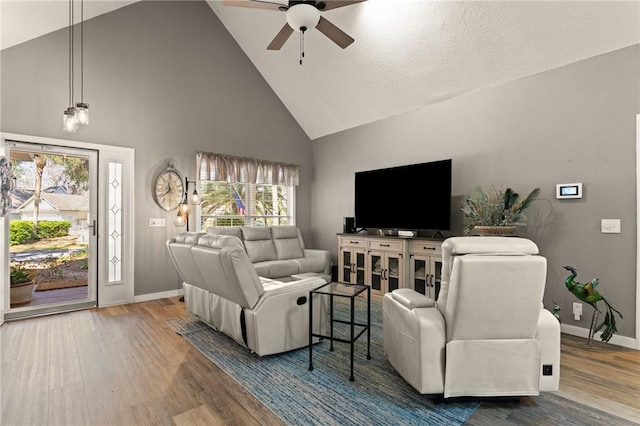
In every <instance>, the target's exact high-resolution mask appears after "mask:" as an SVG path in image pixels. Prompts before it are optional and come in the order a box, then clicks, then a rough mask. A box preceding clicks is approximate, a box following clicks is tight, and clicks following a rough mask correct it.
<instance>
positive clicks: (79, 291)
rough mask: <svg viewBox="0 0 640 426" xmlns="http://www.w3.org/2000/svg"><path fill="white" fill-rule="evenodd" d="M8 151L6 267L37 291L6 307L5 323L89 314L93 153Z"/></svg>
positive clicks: (92, 301) (93, 262)
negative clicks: (28, 275)
mask: <svg viewBox="0 0 640 426" xmlns="http://www.w3.org/2000/svg"><path fill="white" fill-rule="evenodd" d="M7 151H8V152H7V153H6V154H8V155H6V156H7V157H8V158H9V159H10V160H11V163H12V165H13V167H14V173H15V174H16V177H17V184H16V189H15V191H13V194H12V195H13V197H12V198H13V200H12V204H13V206H12V210H11V212H10V214H9V216H8V219H9V221H10V232H9V234H10V235H9V238H10V240H11V245H10V250H9V260H10V265H11V266H12V267H14V268H15V267H19V268H25V269H29V270H30V271H32V272H33V273H34V274H35V275H36V286H35V287H34V289H33V291H31V295H30V297H29V296H28V295H27V297H23V298H20V299H14V300H10V307H9V311H8V312H7V314H6V318H7V319H12V318H24V317H30V316H35V315H42V314H46V313H54V312H61V311H67V310H73V309H81V308H86V307H92V306H95V305H96V303H97V274H96V271H97V256H96V254H97V228H96V226H95V225H96V218H97V193H98V191H97V188H98V174H97V167H98V153H97V151H95V150H89V149H78V148H68V147H59V146H52V145H39V144H34V143H24V142H21V143H18V142H14V143H10V144H8V147H7ZM36 217H37V220H34V218H36ZM12 291H13V290H12ZM11 297H12V296H11Z"/></svg>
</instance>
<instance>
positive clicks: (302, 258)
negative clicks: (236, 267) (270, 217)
mask: <svg viewBox="0 0 640 426" xmlns="http://www.w3.org/2000/svg"><path fill="white" fill-rule="evenodd" d="M207 233H209V234H216V235H233V236H234V237H238V238H239V239H240V240H241V241H242V243H243V244H244V247H245V250H246V252H247V255H248V256H249V259H251V263H253V266H254V267H255V268H256V272H257V273H258V275H260V276H261V277H264V278H273V279H276V280H280V281H283V280H284V281H287V280H289V279H290V277H291V276H292V275H296V274H320V275H324V276H325V278H327V279H330V278H331V253H330V252H329V251H328V250H319V249H308V248H306V247H305V245H304V241H303V239H302V235H301V233H300V230H299V229H298V228H297V227H296V226H291V225H283V226H268V227H262V226H211V227H209V228H207Z"/></svg>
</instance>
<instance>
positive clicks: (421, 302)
mask: <svg viewBox="0 0 640 426" xmlns="http://www.w3.org/2000/svg"><path fill="white" fill-rule="evenodd" d="M391 297H393V299H394V300H395V301H397V302H398V303H400V304H401V305H403V306H406V307H407V308H408V309H413V308H433V307H434V306H436V302H435V300H433V299H431V298H430V297H427V296H425V295H424V294H422V293H418V292H417V291H415V290H412V289H410V288H399V289H396V290H393V292H391Z"/></svg>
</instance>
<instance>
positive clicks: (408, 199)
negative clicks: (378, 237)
mask: <svg viewBox="0 0 640 426" xmlns="http://www.w3.org/2000/svg"><path fill="white" fill-rule="evenodd" d="M450 217H451V159H448V160H441V161H432V162H429V163H420V164H410V165H406V166H399V167H390V168H386V169H378V170H367V171H362V172H356V174H355V218H356V227H358V228H380V229H401V230H435V231H447V230H449V229H450V226H451V224H450Z"/></svg>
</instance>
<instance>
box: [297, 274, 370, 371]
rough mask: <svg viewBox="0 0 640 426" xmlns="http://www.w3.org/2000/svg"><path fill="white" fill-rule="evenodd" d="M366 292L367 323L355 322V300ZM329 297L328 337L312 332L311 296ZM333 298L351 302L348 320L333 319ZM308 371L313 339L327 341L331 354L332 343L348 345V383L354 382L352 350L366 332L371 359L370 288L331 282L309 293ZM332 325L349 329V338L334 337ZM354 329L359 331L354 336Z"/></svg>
mask: <svg viewBox="0 0 640 426" xmlns="http://www.w3.org/2000/svg"><path fill="white" fill-rule="evenodd" d="M364 292H366V295H367V322H366V323H362V322H356V320H355V299H356V297H357V296H359V295H360V294H362V293H364ZM314 294H315V295H317V296H320V297H322V296H323V295H324V296H327V297H329V335H328V336H327V335H324V334H316V333H314V332H313V295H314ZM334 297H344V298H348V299H350V300H351V312H350V314H351V316H350V320H349V321H346V320H342V319H335V318H334V316H333V313H334V310H333V299H334ZM309 302H310V303H309V371H313V338H314V337H320V338H325V339H329V342H330V347H329V350H330V351H332V352H333V342H334V340H335V341H336V342H343V343H349V344H350V345H351V376H350V377H349V380H350V381H352V382H353V381H354V380H355V378H354V377H353V348H354V343H355V342H356V340H358V338H359V337H360V336H362V335H363V334H364V332H365V331H366V332H367V359H371V287H369V286H367V285H360V284H344V283H335V282H331V283H328V284H324V285H322V286H320V287H317V288H315V289H313V290H311V291H310V292H309ZM334 323H339V324H347V325H349V327H350V338H349V339H342V338H338V337H334V335H333V325H334ZM356 327H357V328H358V329H359V330H358V333H357V334H356Z"/></svg>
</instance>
